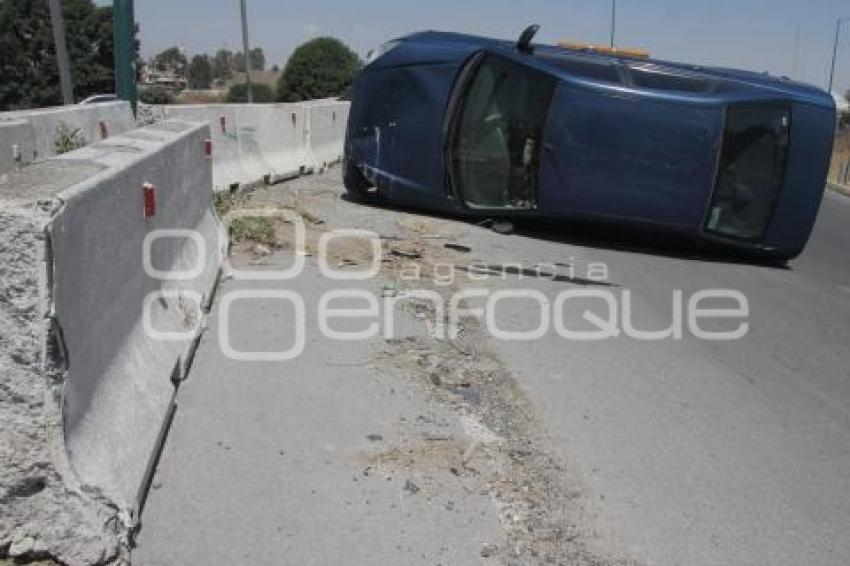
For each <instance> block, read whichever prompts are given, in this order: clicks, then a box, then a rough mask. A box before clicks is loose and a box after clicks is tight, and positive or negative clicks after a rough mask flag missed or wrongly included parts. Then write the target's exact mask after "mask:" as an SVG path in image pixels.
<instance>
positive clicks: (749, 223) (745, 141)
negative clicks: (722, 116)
mask: <svg viewBox="0 0 850 566" xmlns="http://www.w3.org/2000/svg"><path fill="white" fill-rule="evenodd" d="M790 121H791V111H790V107H789V106H788V105H787V104H775V103H771V104H752V105H742V106H732V107H730V108H729V109H728V110H727V111H726V125H725V130H724V133H723V147H722V148H721V153H720V162H719V168H718V171H717V185H716V186H715V189H714V196H713V198H712V201H711V206H710V208H709V211H708V215H707V217H706V222H705V228H706V230H708V231H711V232H714V233H717V234H720V235H723V236H728V237H732V238H739V239H746V240H755V239H758V238H761V237H762V236H763V235H764V232H765V230H767V226H768V224H769V223H770V219H771V216H772V215H773V207H774V205H775V203H776V199H777V198H778V197H779V191H780V189H781V188H782V182H783V179H784V176H785V163H786V161H787V156H788V138H789V131H790Z"/></svg>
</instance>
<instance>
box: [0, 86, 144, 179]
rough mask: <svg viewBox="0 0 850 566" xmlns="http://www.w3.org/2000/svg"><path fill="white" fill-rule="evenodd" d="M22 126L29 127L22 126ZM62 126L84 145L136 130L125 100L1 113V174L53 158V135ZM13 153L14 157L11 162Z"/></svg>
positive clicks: (54, 150) (54, 140) (54, 153)
mask: <svg viewBox="0 0 850 566" xmlns="http://www.w3.org/2000/svg"><path fill="white" fill-rule="evenodd" d="M21 123H23V124H29V126H28V127H26V126H24V127H21V126H20V124H21ZM12 124H17V125H18V126H17V127H15V126H12ZM62 124H65V125H67V126H68V127H69V128H71V129H72V130H77V131H78V132H79V136H80V137H81V138H82V140H84V144H89V143H93V142H95V141H99V140H102V139H104V138H107V137H109V136H113V135H118V134H121V133H123V132H126V131H128V130H131V129H133V128H135V127H136V124H135V120H134V119H133V114H132V112H131V110H130V104H129V103H128V102H125V101H118V102H103V103H100V104H84V105H78V106H57V107H53V108H40V109H35V110H16V111H12V112H0V155H2V157H0V174H2V173H4V172H6V171H9V170H10V169H11V168H13V167H14V166H16V165H26V164H27V163H31V162H33V161H38V160H40V159H46V158H48V157H52V156H54V155H56V146H55V142H56V133H57V129H58V128H59V127H60V126H61V125H62ZM16 146H17V151H16V150H15V147H16ZM13 154H15V157H16V158H15V159H13V160H11V161H10V160H9V156H12V155H13Z"/></svg>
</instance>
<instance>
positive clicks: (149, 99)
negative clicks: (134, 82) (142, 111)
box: [139, 86, 174, 104]
mask: <svg viewBox="0 0 850 566" xmlns="http://www.w3.org/2000/svg"><path fill="white" fill-rule="evenodd" d="M139 100H140V101H142V102H144V103H145V104H172V103H173V102H174V95H173V94H171V93H170V92H169V91H168V89H166V88H163V87H161V86H151V87H147V88H143V89H140V90H139Z"/></svg>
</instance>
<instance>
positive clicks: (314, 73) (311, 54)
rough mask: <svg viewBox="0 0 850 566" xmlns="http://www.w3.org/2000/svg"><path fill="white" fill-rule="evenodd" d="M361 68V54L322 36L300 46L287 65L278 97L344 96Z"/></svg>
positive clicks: (290, 98) (286, 98)
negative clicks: (359, 55) (358, 54)
mask: <svg viewBox="0 0 850 566" xmlns="http://www.w3.org/2000/svg"><path fill="white" fill-rule="evenodd" d="M359 71H360V58H359V57H358V56H357V54H356V53H354V52H353V51H351V50H350V49H349V48H348V47H346V46H345V44H344V43H342V42H341V41H339V40H338V39H334V38H332V37H319V38H316V39H313V40H310V41H308V42H307V43H304V44H303V45H301V46H299V47H298V48H297V49H296V50H295V53H293V54H292V57H290V58H289V61H287V63H286V67H285V68H284V69H283V75H281V77H280V80H279V81H278V85H277V99H278V100H279V101H281V102H299V101H301V100H313V99H316V98H328V97H332V96H340V95H341V94H343V93H344V92H345V90H346V89H347V88H348V87H349V86H350V85H351V83H352V82H354V77H355V75H357V73H358V72H359Z"/></svg>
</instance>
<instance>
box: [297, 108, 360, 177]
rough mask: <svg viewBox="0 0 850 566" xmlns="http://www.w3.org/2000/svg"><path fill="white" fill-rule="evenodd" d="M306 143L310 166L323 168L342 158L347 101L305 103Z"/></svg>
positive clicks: (346, 121) (346, 120) (346, 119)
mask: <svg viewBox="0 0 850 566" xmlns="http://www.w3.org/2000/svg"><path fill="white" fill-rule="evenodd" d="M306 107H307V116H308V119H307V134H306V145H307V154H308V156H309V160H310V165H311V166H312V168H315V169H318V170H323V169H325V168H326V167H327V166H328V165H330V164H332V163H336V162H338V161H339V160H340V159H341V158H342V151H343V144H344V142H345V128H346V124H347V123H348V110H349V107H350V104H349V103H348V102H337V101H315V102H311V103H306Z"/></svg>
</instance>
